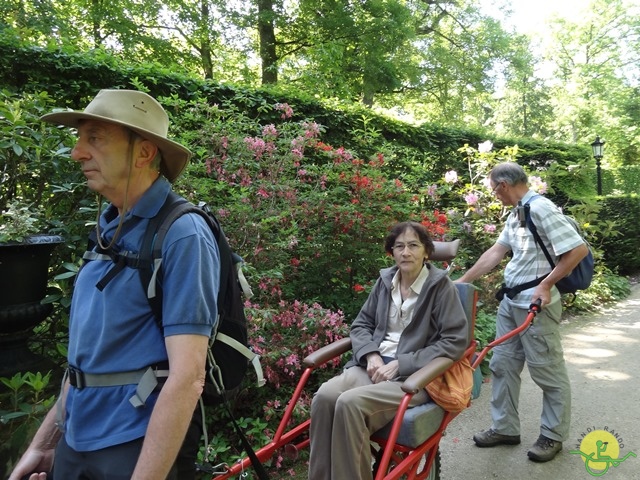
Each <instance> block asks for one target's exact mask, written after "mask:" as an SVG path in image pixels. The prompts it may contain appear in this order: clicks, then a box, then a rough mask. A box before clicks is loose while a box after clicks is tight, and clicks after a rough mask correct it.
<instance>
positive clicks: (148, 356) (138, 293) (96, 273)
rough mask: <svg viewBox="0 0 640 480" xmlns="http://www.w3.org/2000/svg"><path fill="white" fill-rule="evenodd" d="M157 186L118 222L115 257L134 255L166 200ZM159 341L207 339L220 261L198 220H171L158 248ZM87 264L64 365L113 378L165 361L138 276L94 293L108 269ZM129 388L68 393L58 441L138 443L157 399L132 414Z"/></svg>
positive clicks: (107, 228) (78, 445)
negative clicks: (174, 337) (185, 337)
mask: <svg viewBox="0 0 640 480" xmlns="http://www.w3.org/2000/svg"><path fill="white" fill-rule="evenodd" d="M169 189H170V185H169V183H168V182H167V181H166V180H164V179H163V178H160V179H158V180H157V181H156V182H155V183H154V184H153V185H152V186H151V188H150V189H149V190H147V191H146V192H145V193H144V195H143V196H142V198H141V199H140V200H139V201H138V202H137V203H136V204H135V206H134V207H133V209H131V210H130V211H129V212H128V213H126V215H125V221H124V224H123V226H122V230H121V232H120V234H119V235H118V238H117V240H116V245H117V250H118V251H130V252H138V251H139V248H140V245H141V243H142V237H143V235H144V232H145V229H146V227H147V225H148V223H149V219H151V218H153V217H154V216H155V215H156V214H157V213H158V211H159V210H160V207H161V206H162V205H163V203H164V201H165V200H166V198H167V195H168V193H169ZM118 222H119V217H118V212H117V209H115V208H114V207H113V206H109V207H108V209H107V210H106V211H105V212H104V214H103V215H102V217H101V218H100V232H101V233H102V236H103V238H104V239H105V240H106V242H109V241H110V240H111V239H112V238H113V236H114V234H115V231H116V228H117V226H118ZM162 258H163V262H162V271H163V280H162V291H163V305H162V311H163V326H164V336H171V335H185V334H195V335H205V336H210V335H211V330H212V328H213V326H214V324H215V322H216V319H217V307H216V298H217V293H218V288H219V277H220V270H219V265H220V262H219V253H218V247H217V244H216V241H215V239H214V237H213V234H212V232H211V230H210V229H209V227H208V226H207V224H206V222H205V221H204V219H203V218H202V217H200V216H199V215H197V214H187V215H183V216H181V217H180V218H178V219H177V220H176V221H175V222H174V223H173V225H172V226H171V228H170V229H169V231H168V233H167V235H166V237H165V240H164V244H163V247H162ZM113 265H114V264H113V262H110V261H99V260H95V261H90V262H88V263H87V264H86V265H85V266H84V267H83V268H82V269H81V271H80V273H79V274H78V277H77V279H76V285H75V289H74V293H73V299H72V304H71V317H70V320H69V354H68V359H69V364H70V365H72V366H74V367H77V368H79V369H80V370H82V371H83V372H86V373H92V374H99V373H115V372H124V371H130V370H137V369H142V368H145V367H148V366H149V365H153V364H157V363H160V362H166V361H167V351H166V348H165V343H164V338H163V332H162V331H161V330H160V328H158V325H157V324H156V321H155V319H154V316H153V314H152V312H151V308H150V307H149V303H148V300H147V295H146V291H145V290H144V289H143V286H142V282H141V281H140V273H139V272H138V271H137V270H135V269H133V268H129V267H126V268H125V269H124V270H123V271H121V272H120V273H118V274H117V275H116V276H115V277H114V278H113V279H112V280H111V281H110V282H109V283H108V284H107V285H106V287H105V288H104V289H103V290H102V291H101V290H99V289H98V288H97V287H96V284H97V283H98V281H99V280H101V279H102V278H103V277H104V276H105V274H106V273H107V272H108V271H109V270H110V269H111V268H112V267H113ZM135 389H136V386H135V385H125V386H115V387H99V388H89V387H88V388H84V389H81V390H78V389H76V388H73V387H71V388H70V389H69V393H68V396H67V401H66V418H65V435H66V437H65V438H66V441H67V443H68V444H69V445H70V446H71V447H72V448H73V449H75V450H77V451H93V450H98V449H101V448H105V447H109V446H113V445H119V444H121V443H125V442H128V441H131V440H135V439H137V438H140V437H142V436H144V435H145V432H146V430H147V425H148V423H149V419H150V417H151V412H152V410H153V406H154V405H155V402H156V400H157V395H158V394H157V393H154V394H152V395H151V397H149V399H147V401H146V405H145V406H144V407H141V408H134V407H133V406H132V405H131V403H130V402H129V398H131V396H132V395H133V394H134V393H135Z"/></svg>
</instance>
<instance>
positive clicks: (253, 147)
mask: <svg viewBox="0 0 640 480" xmlns="http://www.w3.org/2000/svg"><path fill="white" fill-rule="evenodd" d="M244 144H245V145H246V146H247V148H248V149H249V150H250V151H251V152H253V155H254V156H255V157H256V159H258V160H260V158H261V157H262V154H263V153H264V151H265V149H266V146H267V144H266V142H265V141H264V140H263V139H261V138H257V137H246V138H245V139H244Z"/></svg>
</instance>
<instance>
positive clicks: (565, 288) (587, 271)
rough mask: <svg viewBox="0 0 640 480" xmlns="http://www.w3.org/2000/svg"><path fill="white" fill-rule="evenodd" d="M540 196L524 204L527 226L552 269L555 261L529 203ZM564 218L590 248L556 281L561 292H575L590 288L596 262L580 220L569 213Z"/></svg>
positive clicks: (535, 196)
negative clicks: (567, 273)
mask: <svg viewBox="0 0 640 480" xmlns="http://www.w3.org/2000/svg"><path fill="white" fill-rule="evenodd" d="M539 197H540V195H534V196H533V197H531V198H530V199H529V201H528V202H527V203H526V204H525V205H524V212H525V219H526V222H527V227H528V228H529V230H530V231H531V233H532V234H533V238H534V240H535V242H536V243H537V244H538V245H539V246H540V248H541V249H542V253H544V256H545V257H546V258H547V261H548V262H549V265H550V266H551V269H554V268H555V266H556V265H555V263H554V262H553V260H552V258H551V255H550V254H549V251H548V250H547V247H545V245H544V243H543V242H542V239H541V238H540V235H539V234H538V229H537V228H536V226H535V224H534V223H533V220H531V212H530V210H531V207H530V205H529V204H530V203H531V202H532V201H533V200H535V199H536V198H539ZM564 218H565V219H566V220H567V221H568V222H569V223H570V224H571V226H572V227H573V228H574V229H575V231H576V232H578V234H579V235H580V237H581V238H582V240H583V241H584V243H585V245H586V246H587V248H588V249H589V253H587V255H586V256H585V257H584V258H583V259H582V260H580V263H578V265H576V266H575V268H574V269H573V270H572V271H571V273H570V274H569V275H567V276H566V277H564V278H563V279H562V280H559V281H558V282H557V283H556V288H557V289H558V290H559V291H560V293H573V294H575V293H576V291H578V290H586V289H587V288H589V285H591V280H592V279H593V264H594V260H593V252H592V251H591V246H590V245H589V242H587V240H586V239H585V238H584V236H583V235H582V232H581V231H580V226H579V225H578V222H576V221H575V219H574V218H573V217H571V216H569V215H564ZM545 276H546V275H545ZM542 278H544V277H542ZM542 278H540V282H541V281H542ZM540 282H538V283H540Z"/></svg>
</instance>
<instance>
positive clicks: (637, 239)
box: [599, 194, 640, 274]
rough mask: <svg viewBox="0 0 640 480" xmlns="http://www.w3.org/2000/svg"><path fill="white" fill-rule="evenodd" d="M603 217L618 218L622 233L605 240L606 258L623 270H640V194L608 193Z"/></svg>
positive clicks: (601, 213) (601, 217)
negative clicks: (613, 194)
mask: <svg viewBox="0 0 640 480" xmlns="http://www.w3.org/2000/svg"><path fill="white" fill-rule="evenodd" d="M599 219H600V220H603V221H605V220H608V221H614V222H616V227H615V228H616V230H618V231H619V232H620V234H619V235H618V236H616V237H614V238H605V239H604V240H603V243H602V249H603V251H604V262H605V264H606V265H607V266H608V267H609V268H617V269H618V271H619V273H621V274H630V273H634V272H637V271H639V270H640V196H638V195H637V194H631V195H620V196H608V197H605V198H603V199H602V209H601V210H600V213H599Z"/></svg>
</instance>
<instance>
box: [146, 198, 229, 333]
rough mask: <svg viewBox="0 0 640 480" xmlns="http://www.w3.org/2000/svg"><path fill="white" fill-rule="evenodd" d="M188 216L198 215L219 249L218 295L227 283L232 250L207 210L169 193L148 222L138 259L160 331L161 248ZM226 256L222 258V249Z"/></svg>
mask: <svg viewBox="0 0 640 480" xmlns="http://www.w3.org/2000/svg"><path fill="white" fill-rule="evenodd" d="M187 213H196V214H198V215H200V216H201V217H202V218H203V219H204V220H205V221H206V222H207V225H208V226H209V228H210V229H211V231H212V232H213V235H214V238H215V240H216V243H217V244H218V249H219V250H220V272H221V273H220V280H221V285H220V292H223V291H224V290H223V285H222V282H224V281H226V278H227V275H225V274H224V272H226V271H227V270H225V269H228V268H231V262H230V259H231V254H230V252H231V249H230V247H229V246H228V244H227V241H226V238H225V236H224V234H223V232H222V228H221V227H220V224H219V223H218V221H217V219H216V218H215V217H214V216H213V214H212V213H211V212H210V210H209V209H208V207H197V206H195V205H193V204H192V203H190V202H188V201H187V200H186V199H184V198H183V197H181V196H180V195H178V194H177V193H175V192H173V191H170V192H169V195H168V196H167V200H166V201H165V203H164V204H163V205H162V207H161V208H160V210H159V212H158V214H157V215H156V216H155V217H153V218H152V219H151V220H150V221H149V225H148V226H147V230H146V231H145V233H144V236H143V239H142V244H141V247H140V257H141V259H142V260H143V261H141V264H143V265H144V267H143V268H140V269H139V271H140V279H141V281H142V286H143V288H144V289H145V291H146V292H147V300H148V302H149V306H150V307H151V311H152V312H153V314H154V317H155V319H156V322H157V323H158V325H159V326H160V328H162V287H161V285H160V283H159V281H160V279H161V268H162V244H163V242H164V238H165V236H166V235H167V232H168V231H169V229H170V228H171V225H173V222H175V221H176V220H177V219H178V218H179V217H181V216H182V215H184V214H187ZM225 246H226V248H227V249H228V252H229V254H228V255H224V254H223V252H224V251H225V248H224V247H225Z"/></svg>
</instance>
